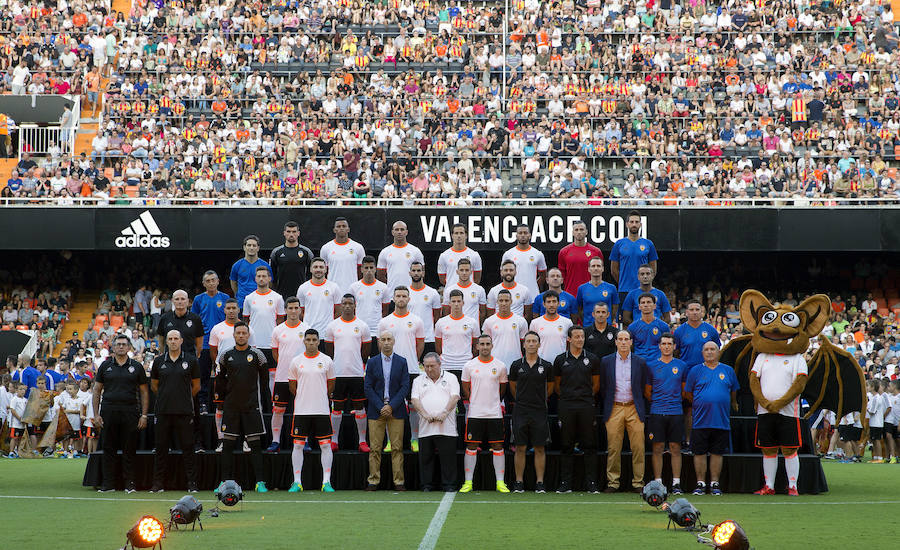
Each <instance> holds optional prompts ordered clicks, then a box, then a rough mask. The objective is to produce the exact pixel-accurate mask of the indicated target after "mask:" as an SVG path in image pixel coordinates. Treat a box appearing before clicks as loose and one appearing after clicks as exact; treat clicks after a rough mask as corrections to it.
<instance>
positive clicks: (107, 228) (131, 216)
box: [94, 208, 191, 251]
mask: <svg viewBox="0 0 900 550" xmlns="http://www.w3.org/2000/svg"><path fill="white" fill-rule="evenodd" d="M95 212H96V214H95V217H94V234H95V235H96V237H95V244H94V247H95V249H97V250H160V251H163V250H185V249H188V248H190V242H191V240H190V226H189V223H188V222H189V219H190V216H191V210H190V209H188V208H98V209H96V210H95Z"/></svg>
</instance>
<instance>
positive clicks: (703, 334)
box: [700, 330, 707, 338]
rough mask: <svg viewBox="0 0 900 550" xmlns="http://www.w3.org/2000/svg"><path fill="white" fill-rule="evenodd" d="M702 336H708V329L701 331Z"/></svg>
mask: <svg viewBox="0 0 900 550" xmlns="http://www.w3.org/2000/svg"><path fill="white" fill-rule="evenodd" d="M700 336H702V337H704V338H706V336H707V332H706V331H705V330H704V331H703V332H701V333H700Z"/></svg>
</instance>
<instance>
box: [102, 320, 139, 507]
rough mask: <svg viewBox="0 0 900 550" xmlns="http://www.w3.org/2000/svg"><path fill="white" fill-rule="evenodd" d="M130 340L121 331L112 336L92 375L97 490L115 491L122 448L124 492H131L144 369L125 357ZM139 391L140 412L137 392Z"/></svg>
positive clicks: (133, 487) (103, 491)
mask: <svg viewBox="0 0 900 550" xmlns="http://www.w3.org/2000/svg"><path fill="white" fill-rule="evenodd" d="M129 351H131V340H129V339H128V337H127V336H125V335H124V334H119V335H117V336H116V337H115V339H113V355H112V357H108V358H107V359H106V361H104V362H103V363H102V364H101V365H100V368H98V369H97V374H96V375H95V376H94V396H93V407H94V414H95V416H94V419H93V422H94V427H95V428H102V429H103V445H102V448H103V462H102V463H101V472H102V481H101V484H100V489H99V492H101V493H108V492H110V491H115V490H116V489H115V483H116V480H115V473H116V469H115V467H116V460H117V456H118V453H119V450H120V449H121V450H122V473H123V475H124V477H125V492H126V493H133V492H135V491H136V490H137V489H136V488H135V486H134V459H135V454H136V449H137V432H138V430H143V429H144V428H146V427H147V408H148V406H149V404H150V398H149V393H148V391H147V373H145V372H144V367H143V366H142V365H141V364H140V363H138V362H137V361H135V360H134V359H131V358H129V357H128V352H129ZM139 393H140V416H138V394H139Z"/></svg>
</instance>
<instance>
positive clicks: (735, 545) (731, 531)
mask: <svg viewBox="0 0 900 550" xmlns="http://www.w3.org/2000/svg"><path fill="white" fill-rule="evenodd" d="M711 535H712V539H711V540H712V543H713V545H715V548H720V549H721V550H748V549H749V548H750V541H749V540H748V539H747V534H746V533H744V530H743V529H742V528H741V526H740V525H738V524H737V522H736V521H734V520H731V519H728V520H725V521H723V522H722V523H720V524H718V525H716V526H715V527H713V528H712V532H711Z"/></svg>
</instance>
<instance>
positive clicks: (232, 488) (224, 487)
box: [216, 479, 244, 506]
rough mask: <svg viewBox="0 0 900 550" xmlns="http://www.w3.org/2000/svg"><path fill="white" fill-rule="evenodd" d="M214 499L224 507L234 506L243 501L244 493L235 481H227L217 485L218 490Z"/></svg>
mask: <svg viewBox="0 0 900 550" xmlns="http://www.w3.org/2000/svg"><path fill="white" fill-rule="evenodd" d="M216 497H217V498H218V499H219V502H221V503H222V504H224V505H225V506H234V505H235V504H237V503H238V502H240V501H242V500H243V499H244V491H243V490H241V486H240V485H238V484H237V482H236V481H234V480H232V479H229V480H227V481H223V482H222V484H221V485H219V488H218V489H217V490H216Z"/></svg>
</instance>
